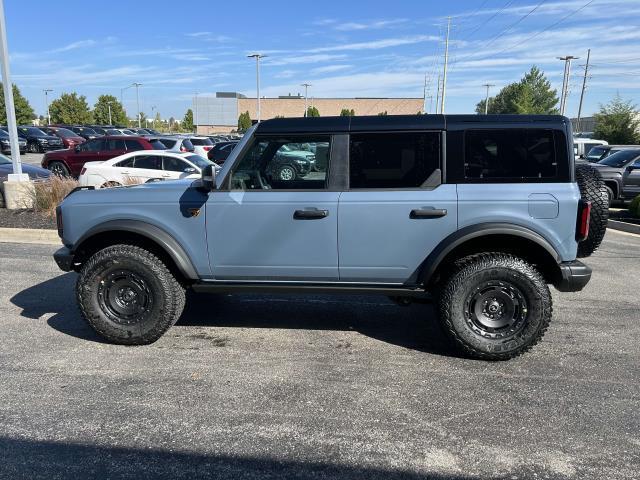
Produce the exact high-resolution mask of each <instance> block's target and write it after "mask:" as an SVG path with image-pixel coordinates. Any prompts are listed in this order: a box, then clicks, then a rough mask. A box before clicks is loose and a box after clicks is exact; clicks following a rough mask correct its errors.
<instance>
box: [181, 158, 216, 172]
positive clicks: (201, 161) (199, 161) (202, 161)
mask: <svg viewBox="0 0 640 480" xmlns="http://www.w3.org/2000/svg"><path fill="white" fill-rule="evenodd" d="M184 158H186V159H187V160H189V161H190V162H191V163H193V164H194V165H195V166H196V167H198V168H200V169H203V168H204V167H206V166H207V165H213V162H211V161H209V160H207V159H206V158H202V157H201V156H200V155H188V156H186V157H184Z"/></svg>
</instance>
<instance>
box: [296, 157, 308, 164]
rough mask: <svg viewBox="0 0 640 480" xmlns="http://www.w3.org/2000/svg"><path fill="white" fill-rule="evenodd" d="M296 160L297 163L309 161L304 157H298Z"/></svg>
mask: <svg viewBox="0 0 640 480" xmlns="http://www.w3.org/2000/svg"><path fill="white" fill-rule="evenodd" d="M296 162H297V163H302V164H305V163H307V161H306V160H305V159H304V158H296Z"/></svg>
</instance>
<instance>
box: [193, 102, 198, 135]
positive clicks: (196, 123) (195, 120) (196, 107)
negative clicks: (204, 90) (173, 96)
mask: <svg viewBox="0 0 640 480" xmlns="http://www.w3.org/2000/svg"><path fill="white" fill-rule="evenodd" d="M194 103H195V105H194V107H195V117H194V119H193V126H194V127H195V133H196V134H197V133H198V92H196V98H195V102H194Z"/></svg>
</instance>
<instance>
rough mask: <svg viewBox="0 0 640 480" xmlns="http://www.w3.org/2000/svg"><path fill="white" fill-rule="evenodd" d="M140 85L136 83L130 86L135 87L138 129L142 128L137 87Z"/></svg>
mask: <svg viewBox="0 0 640 480" xmlns="http://www.w3.org/2000/svg"><path fill="white" fill-rule="evenodd" d="M141 85H142V84H141V83H138V82H133V83H132V84H131V86H132V87H136V107H137V109H138V112H137V114H138V128H142V127H141V126H140V94H139V93H138V87H140V86H141Z"/></svg>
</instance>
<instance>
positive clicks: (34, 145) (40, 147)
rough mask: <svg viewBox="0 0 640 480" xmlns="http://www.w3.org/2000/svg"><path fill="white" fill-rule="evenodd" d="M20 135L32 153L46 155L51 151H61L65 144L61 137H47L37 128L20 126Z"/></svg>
mask: <svg viewBox="0 0 640 480" xmlns="http://www.w3.org/2000/svg"><path fill="white" fill-rule="evenodd" d="M18 135H19V136H20V138H22V139H23V140H25V141H26V142H27V150H28V151H29V152H31V153H44V152H47V151H49V150H60V149H61V148H64V144H63V143H62V140H61V139H60V137H56V136H55V135H47V134H46V133H44V132H43V131H42V130H40V129H39V128H37V127H30V126H27V125H20V126H19V127H18Z"/></svg>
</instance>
